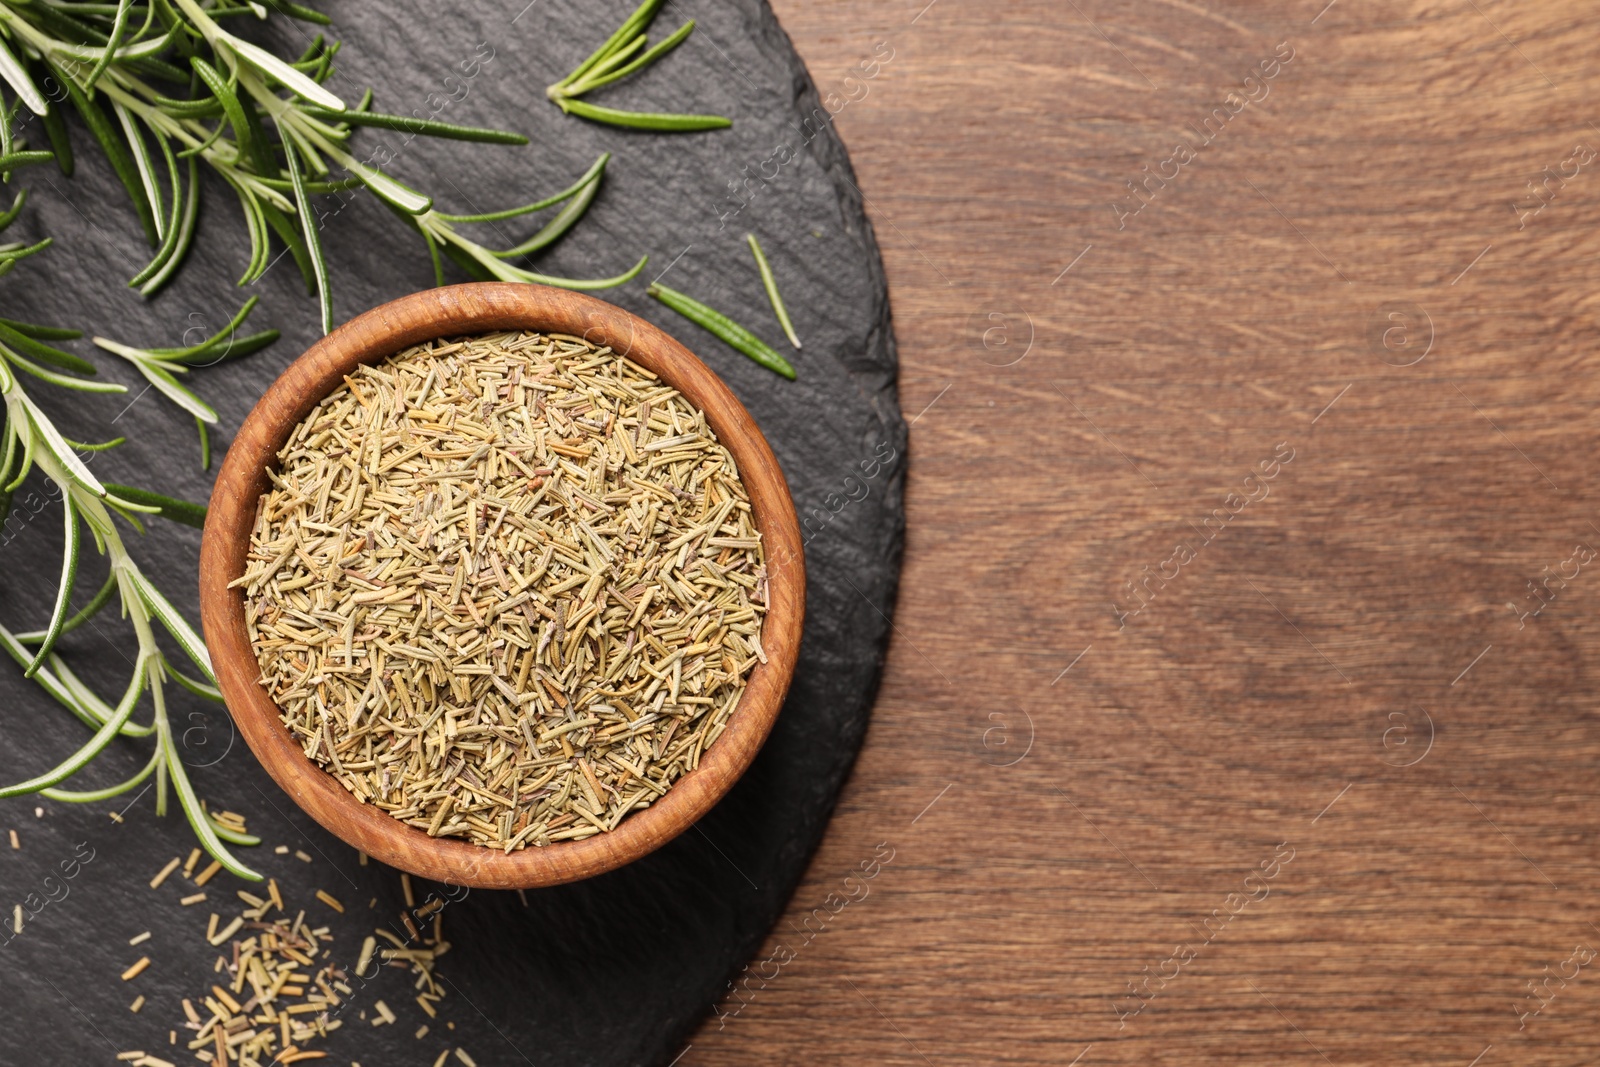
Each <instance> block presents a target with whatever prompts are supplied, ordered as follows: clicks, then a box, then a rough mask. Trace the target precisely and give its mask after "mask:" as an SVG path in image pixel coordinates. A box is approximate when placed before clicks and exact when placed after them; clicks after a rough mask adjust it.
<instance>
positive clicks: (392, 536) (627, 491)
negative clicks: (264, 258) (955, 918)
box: [233, 333, 767, 852]
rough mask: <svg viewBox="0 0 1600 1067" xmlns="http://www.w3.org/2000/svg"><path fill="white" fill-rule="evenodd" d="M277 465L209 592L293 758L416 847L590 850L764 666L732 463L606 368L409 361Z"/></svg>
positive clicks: (422, 349)
mask: <svg viewBox="0 0 1600 1067" xmlns="http://www.w3.org/2000/svg"><path fill="white" fill-rule="evenodd" d="M279 461H280V466H281V469H280V470H279V471H274V472H271V477H272V487H271V488H270V489H269V490H268V491H267V492H266V493H264V494H263V495H262V497H261V499H260V501H259V503H258V506H257V512H256V522H255V527H254V530H253V533H252V536H251V551H250V555H249V557H248V558H249V562H248V565H247V568H246V571H245V573H244V575H242V576H241V577H240V578H238V579H237V580H236V581H235V582H234V583H233V584H234V585H236V586H237V585H242V586H244V588H245V598H246V622H247V625H248V627H249V632H250V637H251V642H252V645H253V647H254V649H255V652H256V655H257V658H258V659H259V661H260V664H261V681H262V684H263V685H265V686H266V687H267V690H268V692H269V693H270V694H271V696H272V698H273V699H274V701H275V702H276V703H277V705H278V707H279V709H280V710H281V712H282V715H283V720H284V722H285V723H286V724H287V725H288V727H289V729H290V730H291V731H293V733H294V734H295V736H296V738H297V739H298V740H299V741H300V742H301V743H302V744H303V746H304V748H305V751H306V754H307V755H308V756H309V757H311V758H312V759H313V760H315V761H316V762H318V763H319V764H321V765H322V766H323V767H324V768H325V769H326V770H328V771H329V772H330V773H331V774H333V775H334V777H335V778H337V779H338V780H339V782H341V783H342V784H343V785H344V787H345V788H346V789H348V790H349V791H350V792H351V793H353V794H354V795H355V796H356V797H358V798H359V799H360V800H362V801H364V802H366V803H370V804H373V805H375V806H377V807H378V808H380V809H382V810H384V811H387V812H388V813H389V814H391V815H393V816H394V817H395V818H397V819H400V820H402V821H404V822H406V823H409V824H410V825H412V826H416V827H419V828H421V829H423V830H426V831H427V832H428V833H429V834H431V835H435V836H441V835H443V836H456V837H463V838H466V839H468V840H470V841H474V842H477V843H479V844H482V845H485V846H489V847H493V848H501V849H504V850H506V851H507V852H510V851H511V850H513V849H516V848H521V847H524V846H526V845H530V844H531V845H536V846H537V845H544V844H547V843H549V842H554V841H567V840H578V839H581V838H585V837H589V836H592V835H594V834H597V833H600V832H602V831H608V830H613V829H615V828H616V827H617V825H618V824H619V823H620V822H621V821H622V820H623V819H624V818H625V817H626V816H627V815H628V814H629V813H630V812H632V811H635V810H638V809H640V808H644V807H646V806H648V805H649V804H650V803H651V802H652V801H653V800H655V799H657V798H658V797H660V796H662V795H663V794H665V793H666V791H667V790H668V789H669V788H671V786H672V784H673V782H675V781H676V780H678V779H679V778H681V777H682V776H683V775H684V774H686V773H687V772H689V771H690V770H692V769H694V767H695V766H696V765H697V764H698V762H699V760H700V756H701V754H702V753H703V752H704V751H705V749H706V748H707V747H708V746H709V745H710V744H711V743H712V742H714V741H715V740H716V739H717V736H718V735H719V734H720V733H721V732H722V730H723V728H724V727H725V726H726V725H727V723H728V718H729V716H730V715H732V714H733V713H734V711H735V709H736V707H737V706H738V703H739V698H740V696H741V694H742V693H743V691H744V686H745V680H746V676H747V675H748V673H749V671H750V670H751V668H752V667H753V665H754V664H755V663H756V662H757V661H764V660H765V658H766V656H765V653H764V652H763V651H762V648H761V636H760V635H761V622H762V618H763V616H764V614H765V612H766V608H767V604H766V601H767V590H766V571H765V568H764V566H763V557H762V547H761V538H760V534H759V531H758V530H757V529H756V526H755V522H754V518H753V516H752V514H751V509H750V503H749V500H748V497H747V494H746V492H745V489H744V486H743V484H742V483H741V482H740V479H739V472H738V470H737V469H736V467H735V464H734V460H733V457H732V455H730V454H729V452H728V450H727V449H726V448H724V447H723V446H722V445H721V444H720V443H719V442H718V441H717V438H716V435H715V434H714V433H713V432H712V430H711V428H710V427H709V426H708V425H707V424H706V420H705V415H704V413H703V412H701V411H699V410H697V409H696V408H695V407H694V406H693V405H692V404H690V403H689V402H688V401H687V400H686V399H685V398H684V397H683V396H682V395H680V394H679V393H678V392H677V391H676V390H674V389H673V388H671V387H670V386H668V385H667V384H665V383H664V382H662V381H661V380H660V379H658V378H657V377H656V376H655V375H654V374H652V373H650V372H649V371H647V370H645V369H644V368H642V367H639V366H637V365H636V364H634V363H631V362H629V361H628V360H627V359H625V358H623V357H621V356H619V355H617V354H615V353H613V352H612V351H610V350H609V349H606V348H597V347H596V346H594V345H592V344H589V343H588V342H586V341H583V340H581V339H579V338H575V337H569V336H563V335H546V334H538V333H504V334H496V335H492V336H482V337H471V338H464V339H455V340H441V341H435V342H429V343H427V344H423V345H419V346H417V347H414V348H411V349H408V350H407V351H404V352H401V353H400V354H398V355H396V356H393V357H390V358H389V359H387V360H385V361H384V362H382V363H379V364H377V365H374V366H368V367H363V368H360V369H359V370H358V371H356V372H355V373H354V374H352V375H350V376H349V377H348V378H347V379H346V382H345V385H344V386H342V387H341V388H339V389H338V390H336V391H335V392H333V393H332V394H331V395H329V396H328V397H327V398H326V399H325V400H323V401H322V403H321V404H320V405H318V407H317V408H316V409H314V410H313V411H312V412H311V414H310V415H308V416H307V417H306V418H305V420H304V421H302V422H301V424H300V425H299V426H298V427H296V429H295V431H294V433H293V434H292V435H291V436H290V439H289V442H288V444H287V445H286V446H285V447H284V448H283V450H282V451H281V452H280V453H279Z"/></svg>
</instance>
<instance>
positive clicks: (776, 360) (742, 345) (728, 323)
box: [649, 282, 794, 381]
mask: <svg viewBox="0 0 1600 1067" xmlns="http://www.w3.org/2000/svg"><path fill="white" fill-rule="evenodd" d="M649 292H650V295H651V296H653V297H655V298H656V299H657V300H659V301H661V302H662V303H663V304H665V305H667V307H669V308H671V309H672V310H673V311H676V312H677V313H678V314H680V315H682V316H683V317H684V318H686V319H688V320H689V321H690V322H692V323H694V324H695V325H696V326H700V327H702V328H704V329H706V330H708V331H710V332H711V333H713V334H716V335H717V337H719V338H721V339H722V340H723V341H725V342H727V344H728V345H729V346H730V347H732V348H736V349H738V350H739V351H740V352H743V353H744V354H745V355H747V356H749V357H750V358H751V359H753V360H755V361H756V362H757V363H759V364H761V365H762V366H763V367H765V368H767V369H768V370H770V371H772V372H773V373H774V374H781V375H782V376H783V377H785V378H788V379H789V380H790V381H794V368H793V367H791V366H789V361H788V360H786V359H784V358H783V357H782V356H781V355H779V354H778V350H777V349H775V348H773V347H772V346H771V345H769V344H767V342H765V341H763V340H762V339H761V338H759V337H757V336H756V335H755V334H753V333H751V332H750V331H749V330H747V329H745V328H744V327H743V326H741V325H739V324H738V323H737V322H734V321H733V320H732V319H730V318H728V316H726V315H724V314H723V313H722V312H720V311H717V310H716V309H714V308H709V307H707V306H706V305H704V304H702V303H700V301H698V300H696V299H694V298H693V297H690V296H685V295H684V294H683V293H680V292H678V291H677V290H676V289H668V288H667V287H666V286H665V285H662V284H661V283H660V282H654V283H652V284H651V286H650V290H649Z"/></svg>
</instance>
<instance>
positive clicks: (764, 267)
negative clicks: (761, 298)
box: [744, 233, 800, 351]
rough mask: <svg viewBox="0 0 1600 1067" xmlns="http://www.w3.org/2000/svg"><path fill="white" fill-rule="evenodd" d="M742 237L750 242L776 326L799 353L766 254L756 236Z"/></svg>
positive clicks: (786, 309)
mask: <svg viewBox="0 0 1600 1067" xmlns="http://www.w3.org/2000/svg"><path fill="white" fill-rule="evenodd" d="M744 236H745V240H746V241H748V242H750V254H751V255H753V256H755V257H756V269H757V270H759V271H760V272H761V285H762V286H763V287H764V288H765V289H766V290H767V300H768V301H769V302H771V304H772V313H773V314H774V315H776V316H778V325H780V326H782V327H783V332H784V334H785V335H786V336H787V337H788V338H789V343H790V344H792V345H794V347H795V351H799V350H800V338H799V337H797V336H795V332H794V323H792V322H790V321H789V309H788V308H786V307H784V306H783V297H781V296H779V295H778V281H777V279H776V278H774V277H773V276H772V265H771V264H769V263H768V262H767V255H766V253H765V252H763V251H761V242H760V241H757V240H756V235H755V234H753V233H747V234H745V235H744Z"/></svg>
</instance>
